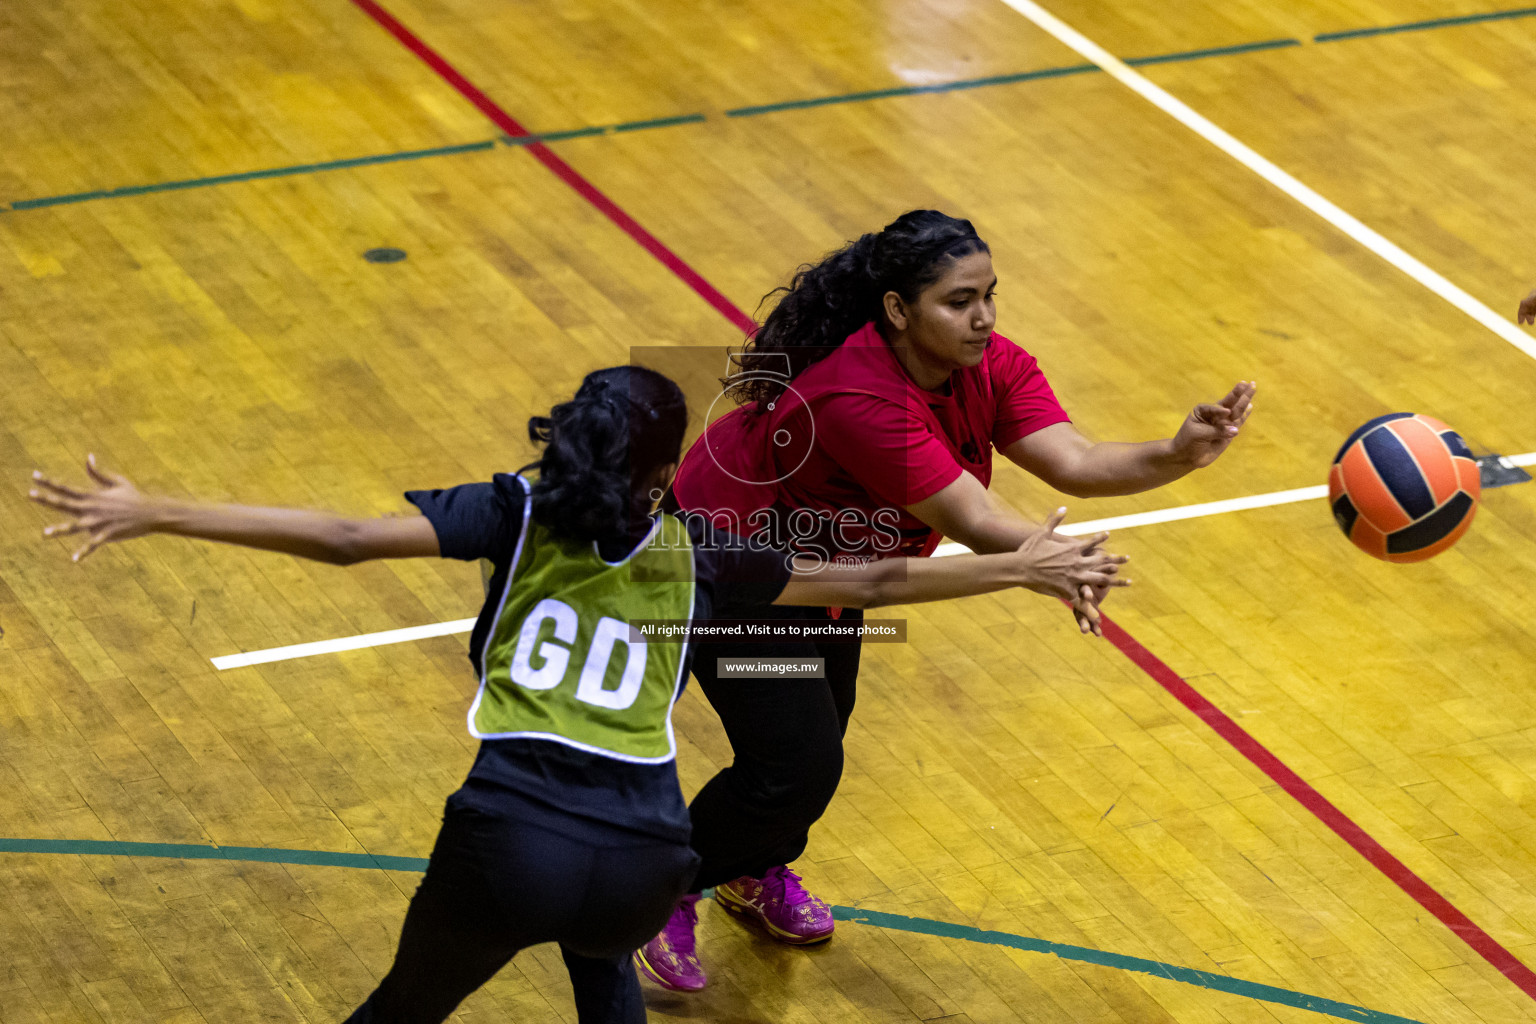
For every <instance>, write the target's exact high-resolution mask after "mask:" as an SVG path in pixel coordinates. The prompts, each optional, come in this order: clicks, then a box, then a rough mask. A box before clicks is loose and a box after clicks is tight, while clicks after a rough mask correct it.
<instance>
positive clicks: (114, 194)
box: [10, 139, 496, 210]
mask: <svg viewBox="0 0 1536 1024" xmlns="http://www.w3.org/2000/svg"><path fill="white" fill-rule="evenodd" d="M495 145H496V143H495V142H494V141H493V140H490V139H487V140H486V141H484V142H467V143H464V144H463V145H459V146H438V147H436V148H434V149H408V150H405V151H403V152H400V153H380V154H378V155H376V156H356V157H352V158H350V159H347V160H327V161H325V162H324V163H317V164H294V165H292V166H290V167H271V168H268V169H266V170H263V171H241V172H240V173H238V174H218V175H214V176H213V177H209V178H184V179H182V180H181V181H162V182H157V183H156V184H153V185H126V186H124V187H122V188H111V189H100V190H97V191H95V192H74V193H71V194H69V195H63V196H48V197H47V198H45V199H17V200H15V201H14V202H12V203H11V204H10V208H11V209H13V210H35V209H38V208H39V207H43V206H62V205H64V204H66V203H83V202H86V201H87V200H91V199H117V198H120V197H122V196H142V195H145V194H147V193H150V192H171V191H174V190H176V189H183V188H206V187H207V186H209V185H227V184H230V183H231V182H236V181H257V180H259V179H262V178H285V177H288V176H289V175H293V174H313V173H315V172H317V171H339V170H344V169H345V168H348V167H368V166H371V165H373V164H387V163H394V162H395V161H397V160H420V159H422V158H424V157H429V156H453V155H455V154H458V153H472V152H475V151H476V150H485V149H490V148H492V147H493V146H495Z"/></svg>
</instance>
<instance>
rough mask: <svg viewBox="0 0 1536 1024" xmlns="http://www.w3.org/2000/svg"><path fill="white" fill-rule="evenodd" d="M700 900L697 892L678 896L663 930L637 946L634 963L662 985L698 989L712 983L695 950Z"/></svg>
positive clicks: (691, 989) (682, 988) (670, 987)
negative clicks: (678, 898)
mask: <svg viewBox="0 0 1536 1024" xmlns="http://www.w3.org/2000/svg"><path fill="white" fill-rule="evenodd" d="M698 902H699V897H698V896H697V895H693V896H684V897H683V898H682V899H680V900H678V901H677V908H676V909H675V910H673V911H672V916H671V917H669V918H668V919H667V926H666V927H665V928H663V929H662V930H661V934H659V935H657V936H656V937H655V938H654V939H652V940H651V941H650V942H647V943H646V944H645V945H644V946H641V947H640V948H639V949H637V950H635V966H636V967H638V968H639V969H640V973H641V974H643V975H645V976H646V977H647V978H650V979H651V980H652V981H654V982H655V983H656V984H658V985H660V986H661V987H662V988H669V989H671V990H672V991H674V992H697V991H698V990H699V989H701V988H703V987H704V986H705V985H707V984H708V983H709V976H708V975H706V974H705V973H704V968H703V967H702V966H700V964H699V958H698V956H697V954H695V953H694V951H693V929H694V927H695V926H696V925H697V924H698V923H699V910H698Z"/></svg>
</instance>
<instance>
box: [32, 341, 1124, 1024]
mask: <svg viewBox="0 0 1536 1024" xmlns="http://www.w3.org/2000/svg"><path fill="white" fill-rule="evenodd" d="M686 422H687V411H686V408H685V405H684V401H683V395H682V393H681V392H680V391H679V390H678V388H677V386H676V385H675V384H673V383H672V381H670V380H668V379H667V378H666V377H664V376H662V375H661V374H659V373H656V372H654V371H651V370H646V369H641V368H636V367H628V366H620V367H613V368H610V369H606V370H598V371H596V372H595V373H592V374H589V375H588V376H587V378H586V379H585V380H584V381H583V382H582V385H581V388H580V390H579V391H578V392H577V393H576V396H575V398H573V399H572V400H571V401H569V402H564V403H562V404H560V405H557V406H555V407H554V409H553V410H551V412H550V414H549V415H548V416H538V417H534V418H533V419H532V420H531V421H530V423H529V432H530V434H531V435H532V437H533V439H534V440H535V441H537V442H540V443H542V444H543V446H544V449H543V452H542V455H541V457H540V459H539V461H538V463H537V464H536V466H530V467H526V469H530V470H531V469H535V468H536V469H537V473H536V474H530V475H528V476H524V475H522V473H521V472H519V473H517V474H503V475H498V476H496V477H495V478H494V479H493V480H491V481H490V482H488V483H471V484H465V485H463V486H459V487H454V488H451V489H448V490H438V491H412V492H410V493H409V494H407V495H406V497H407V499H408V500H409V501H410V502H411V503H413V504H414V505H416V506H417V507H418V508H419V509H420V510H421V511H422V513H423V515H421V516H406V517H400V518H394V517H386V518H379V519H363V520H359V519H348V518H343V517H340V516H334V515H328V514H323V513H317V512H304V511H295V510H286V509H270V508H246V507H238V506H229V505H202V504H192V503H188V502H183V501H175V500H171V499H166V498H160V497H155V496H151V495H146V494H143V493H141V492H140V491H138V490H137V489H135V488H134V486H133V485H132V484H130V483H129V482H128V481H127V480H126V479H124V478H122V477H120V476H116V475H113V474H110V473H107V472H106V471H104V470H102V469H100V468H99V467H97V465H96V463H95V460H94V458H91V459H89V460H88V461H87V468H88V470H89V473H90V476H91V478H92V479H93V480H94V481H95V483H94V485H93V486H90V487H72V486H68V485H66V484H63V483H57V482H54V481H51V480H48V479H46V478H44V477H43V476H42V475H41V474H34V489H33V491H32V497H33V498H34V499H35V500H36V501H38V502H40V503H41V504H44V505H48V506H51V507H52V508H56V509H59V510H62V511H64V512H66V513H69V514H70V516H71V519H70V520H69V521H67V522H64V523H62V524H59V525H56V526H51V527H49V528H48V529H47V530H45V531H44V533H45V534H46V535H48V536H60V535H65V534H83V535H85V537H86V540H85V543H84V544H83V546H81V547H80V548H79V549H78V550H77V551H76V552H75V558H76V560H79V559H80V558H83V557H85V556H86V555H88V554H89V553H90V552H91V551H92V550H94V549H95V548H96V547H98V546H99V545H101V544H103V543H106V542H110V541H120V540H127V539H129V538H131V537H139V536H142V535H145V534H149V533H166V534H176V535H179V536H183V537H198V538H203V539H206V540H216V541H226V542H229V543H234V544H242V545H245V546H247V547H255V548H264V549H267V550H271V551H281V552H286V553H288V554H293V555H299V556H302V557H305V558H313V559H317V560H320V561H324V562H332V563H336V564H342V565H347V564H352V563H354V562H359V561H364V560H367V559H373V558H407V557H414V556H422V557H444V558H459V559H465V560H476V559H487V560H489V561H490V562H491V564H492V565H493V566H494V572H493V574H492V576H491V578H490V581H489V587H488V590H487V597H486V601H485V606H484V608H482V610H481V612H480V617H479V619H478V620H477V622H476V625H475V629H474V633H473V635H472V636H471V639H470V660H471V662H473V664H474V666H475V671H476V673H477V674H478V676H479V689H478V691H477V692H476V694H475V698H474V701H473V704H472V705H471V707H470V710H469V729H470V732H472V733H473V734H474V735H475V736H477V737H479V738H480V740H481V741H482V742H481V745H480V750H479V753H478V755H477V756H476V758H475V762H474V766H473V767H472V768H471V769H470V772H469V777H468V779H466V780H465V783H464V785H463V787H461V788H460V789H459V790H458V791H457V792H455V793H454V794H453V795H452V796H451V797H449V799H448V803H447V808H446V810H445V812H444V815H443V827H442V830H441V831H440V832H439V833H438V837H437V842H436V844H435V846H434V847H433V850H432V857H431V860H430V861H429V862H428V866H427V871H426V876H425V878H423V880H422V883H421V886H420V888H418V889H417V891H416V894H415V896H414V897H413V898H412V900H411V904H410V909H409V910H408V911H407V913H406V917H405V924H404V926H403V928H402V930H401V935H400V947H399V950H398V952H397V954H396V957H395V962H394V965H393V967H392V968H391V969H390V971H389V973H388V974H387V975H385V977H384V979H383V980H382V981H381V982H380V983H379V986H378V988H377V989H375V990H374V992H373V994H372V995H370V996H369V997H368V999H367V1001H366V1002H364V1003H363V1005H362V1006H360V1007H359V1008H358V1009H357V1011H356V1012H355V1013H353V1015H352V1017H351V1020H353V1021H390V1022H394V1021H410V1022H417V1021H421V1022H426V1021H433V1022H435V1021H441V1020H443V1019H444V1018H446V1017H447V1016H448V1015H449V1014H450V1013H452V1012H453V1009H454V1007H456V1006H457V1005H458V1004H459V1002H460V1001H461V1000H462V999H463V998H464V997H465V996H467V995H469V993H470V992H472V991H474V990H475V989H476V988H478V987H479V986H480V985H482V984H484V983H485V982H486V981H487V980H489V979H490V977H491V976H492V975H494V974H495V973H496V972H497V970H499V969H500V968H501V967H502V966H503V965H504V964H506V962H507V961H508V960H510V959H511V958H512V956H513V955H514V954H516V953H517V952H518V951H519V950H521V949H524V948H526V947H528V946H530V945H533V944H535V943H540V942H558V943H559V944H560V947H561V952H562V953H563V955H564V957H565V962H566V966H567V968H568V969H569V971H570V975H571V983H572V986H573V988H574V990H575V996H576V1009H577V1017H578V1019H579V1020H580V1021H582V1022H583V1024H598V1022H625V1024H631V1022H636V1021H643V1020H644V1019H645V1005H644V1003H643V1001H642V999H641V993H640V985H639V981H638V979H637V978H636V975H635V970H634V967H633V966H632V963H631V960H630V954H631V953H632V952H633V951H634V950H635V949H637V948H638V947H639V946H640V945H641V944H642V943H644V942H645V941H646V940H647V939H649V938H651V936H653V935H655V934H656V933H657V931H658V930H659V929H660V928H661V926H662V925H663V924H664V923H665V922H666V920H667V917H668V915H669V914H670V913H671V911H672V908H673V905H674V904H675V903H676V902H677V900H678V898H679V897H681V896H682V895H683V894H684V893H685V892H687V891H688V888H689V885H690V883H691V882H692V880H693V875H694V870H695V868H696V867H697V864H698V858H697V857H696V856H695V854H694V853H693V852H692V851H691V850H690V849H689V846H688V837H689V822H688V808H687V806H686V805H685V804H684V803H683V796H682V793H681V791H680V790H679V788H678V782H677V772H676V768H675V764H674V758H675V755H676V750H677V745H676V743H675V742H674V740H673V735H672V721H671V713H672V705H673V704H674V703H675V702H676V700H677V697H678V694H679V693H680V692H681V691H682V687H683V683H684V681H685V680H686V679H687V676H688V668H689V661H690V658H691V657H692V655H693V653H694V646H695V642H696V640H697V639H698V637H697V635H696V634H697V633H698V632H699V631H700V630H702V629H703V628H704V624H705V622H706V621H707V620H713V624H714V625H715V626H717V627H718V626H719V625H720V624H721V622H722V620H729V618H730V616H731V615H732V613H733V611H738V610H740V609H745V608H750V607H753V606H761V605H762V604H767V603H775V604H786V605H808V606H825V605H844V606H849V607H871V606H874V605H880V604H891V603H910V602H916V601H933V600H939V599H942V598H949V597H962V596H965V595H968V594H980V593H984V592H987V591H994V590H1002V589H1005V588H1008V587H1014V586H1028V587H1031V588H1032V589H1036V590H1041V589H1045V590H1049V591H1055V592H1060V593H1061V594H1062V595H1063V596H1066V597H1070V596H1071V595H1072V594H1073V593H1075V592H1076V589H1077V587H1078V586H1080V585H1082V584H1085V583H1086V584H1090V585H1112V584H1114V583H1116V582H1117V581H1118V578H1117V576H1116V571H1117V569H1118V565H1119V563H1120V562H1122V561H1123V559H1121V558H1119V557H1117V556H1113V555H1110V554H1107V553H1106V552H1104V551H1103V550H1102V549H1101V548H1100V547H1099V544H1100V543H1101V542H1102V540H1103V537H1102V536H1100V537H1094V538H1088V539H1086V540H1070V539H1068V538H1064V537H1061V536H1060V535H1058V534H1055V533H1053V532H1051V531H1049V530H1046V531H1042V533H1041V534H1039V535H1038V536H1036V537H1033V538H1031V539H1030V540H1029V541H1028V542H1026V543H1025V544H1023V545H1022V546H1021V547H1020V548H1019V549H1018V550H1017V551H1015V552H1011V553H1008V554H1001V555H987V556H974V555H972V556H964V557H957V558H941V559H923V558H914V559H888V560H885V561H879V562H874V563H872V564H870V565H868V566H862V567H852V566H835V565H834V566H820V567H818V566H814V565H808V564H806V563H805V561H804V560H803V559H804V556H800V558H801V560H800V561H797V562H791V561H790V560H789V559H788V556H786V555H784V554H782V553H781V552H778V551H775V550H773V549H771V548H765V547H761V546H754V545H753V544H751V543H750V542H748V541H746V540H743V539H742V538H741V537H739V536H737V535H735V534H729V533H724V532H718V531H716V530H715V529H713V528H712V527H711V526H710V524H709V523H707V522H705V521H703V520H701V519H698V518H688V519H682V518H678V517H676V516H672V515H667V514H660V513H657V512H656V511H655V506H656V503H657V500H658V499H659V498H660V497H661V496H662V493H663V491H664V490H665V488H666V486H667V484H668V482H669V481H670V479H671V476H672V473H673V472H674V470H675V469H676V466H677V461H678V458H679V456H680V455H681V451H682V444H683V436H684V432H685V428H686ZM1059 521H1060V519H1059V515H1058V517H1057V518H1056V519H1055V520H1054V522H1059ZM1053 525H1054V524H1053ZM818 570H819V571H818ZM642 621H653V622H654V621H661V622H663V623H666V622H670V623H672V624H673V625H674V626H677V627H678V629H679V635H677V636H675V638H673V639H671V640H660V639H647V636H648V634H645V633H642V632H641V631H640V630H638V629H632V624H636V625H637V626H638V624H639V623H641V622H642ZM706 656H707V655H706Z"/></svg>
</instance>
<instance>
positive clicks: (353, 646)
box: [212, 619, 475, 672]
mask: <svg viewBox="0 0 1536 1024" xmlns="http://www.w3.org/2000/svg"><path fill="white" fill-rule="evenodd" d="M474 628H475V620H474V619H455V620H453V621H452V622H434V623H432V624H431V625H427V626H407V627H406V628H405V629H388V630H385V631H384V632H382V633H364V634H362V635H361V636H344V637H342V638H341V639H339V640H316V641H315V642H314V643H309V644H292V645H290V646H288V647H269V648H267V649H266V650H264V651H246V652H245V653H244V654H226V655H224V656H223V657H220V658H214V659H212V660H213V667H214V668H216V669H218V670H219V671H220V672H222V671H224V670H225V669H227V668H244V667H245V666H247V665H265V664H267V663H268V662H271V661H291V660H292V659H294V658H313V657H314V656H315V655H317V654H335V653H336V652H337V651H358V650H362V649H363V648H364V647H383V646H384V645H385V644H403V643H408V642H410V641H412V640H425V639H427V637H431V636H448V635H449V634H452V633H468V632H469V631H470V630H472V629H474Z"/></svg>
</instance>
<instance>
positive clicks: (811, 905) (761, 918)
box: [715, 864, 836, 946]
mask: <svg viewBox="0 0 1536 1024" xmlns="http://www.w3.org/2000/svg"><path fill="white" fill-rule="evenodd" d="M715 901H716V902H718V903H719V904H720V905H721V906H722V907H724V908H725V909H726V910H727V911H729V912H730V913H731V914H733V915H734V916H736V917H739V918H742V919H743V920H747V921H754V922H756V923H757V924H760V925H762V926H763V928H764V929H766V930H767V932H768V934H769V935H772V936H773V937H774V938H776V939H778V940H779V941H780V942H789V943H794V944H795V945H802V946H803V945H808V944H810V943H812V942H824V941H826V940H827V939H830V938H831V937H832V930H833V928H835V927H836V925H835V924H834V923H833V921H832V911H831V910H829V909H828V908H827V905H826V904H825V903H823V902H822V901H821V900H819V899H817V898H816V897H815V896H812V895H811V894H810V893H808V892H806V891H805V886H803V885H801V884H800V876H799V875H797V874H795V873H794V872H793V871H791V870H789V868H787V867H784V866H783V865H782V864H781V865H780V866H778V867H776V868H769V869H768V873H767V874H766V875H764V876H763V877H762V878H752V877H751V876H749V875H747V876H743V877H741V878H738V879H736V881H734V882H726V883H725V884H724V885H717V886H715Z"/></svg>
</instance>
